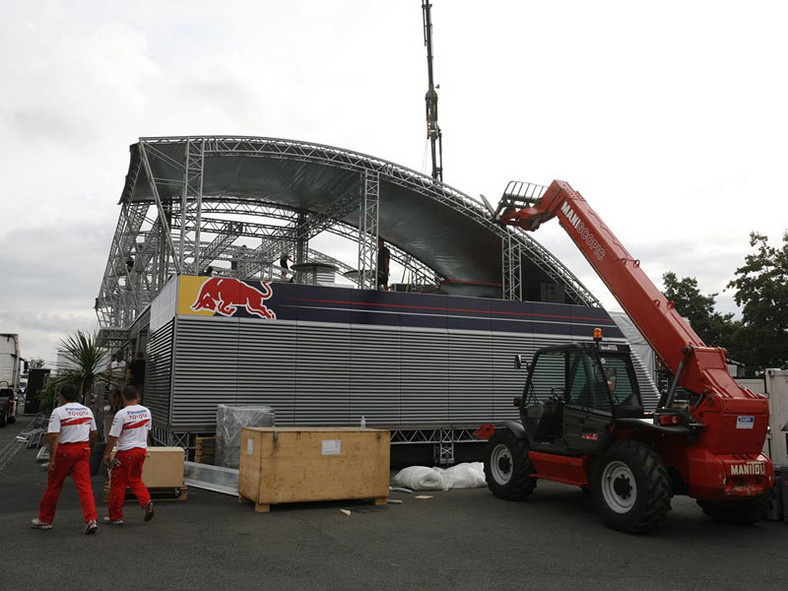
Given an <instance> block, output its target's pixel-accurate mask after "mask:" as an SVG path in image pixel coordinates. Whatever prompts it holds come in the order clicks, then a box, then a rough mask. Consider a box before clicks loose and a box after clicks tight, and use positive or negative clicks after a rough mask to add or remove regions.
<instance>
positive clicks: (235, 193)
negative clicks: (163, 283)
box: [122, 137, 593, 303]
mask: <svg viewBox="0 0 788 591" xmlns="http://www.w3.org/2000/svg"><path fill="white" fill-rule="evenodd" d="M189 142H191V143H192V145H194V144H195V143H196V142H200V143H201V144H200V145H201V146H202V147H203V149H204V152H202V153H203V154H204V167H203V174H202V179H201V180H202V199H203V201H204V202H205V201H208V200H212V199H213V200H222V199H234V200H239V199H240V200H251V201H254V202H264V203H270V204H273V205H276V206H279V207H282V208H285V209H293V210H303V211H306V212H310V213H321V212H327V211H331V210H332V208H336V204H337V203H338V202H339V201H340V200H342V199H347V198H348V196H353V195H360V194H361V193H362V189H363V179H364V175H365V174H372V175H375V178H379V233H380V236H381V237H382V238H383V239H384V240H386V241H388V242H390V243H392V244H394V245H395V246H397V247H398V248H399V249H401V250H403V251H404V252H406V253H408V254H410V255H412V256H413V257H415V258H416V259H417V260H419V261H421V262H422V263H424V264H425V265H427V266H428V267H430V268H432V269H434V270H435V271H436V272H437V273H439V274H441V275H442V276H443V277H445V278H447V279H450V280H451V281H452V282H453V284H452V285H450V286H447V287H446V290H447V291H449V292H453V293H467V294H468V295H479V296H490V297H500V296H501V288H500V283H501V276H502V275H501V269H502V237H504V236H507V234H508V233H511V230H510V229H507V228H502V227H500V226H499V225H498V224H496V223H494V222H493V221H492V220H491V219H490V214H489V212H488V211H487V209H486V208H485V207H484V206H483V205H481V204H480V203H478V202H476V201H475V200H473V199H471V198H470V197H468V196H467V195H464V194H463V193H461V192H460V191H457V190H456V189H453V188H452V187H450V186H449V185H446V184H443V183H438V182H436V181H434V180H433V179H432V178H430V177H428V176H425V175H423V174H420V173H418V172H415V171H412V170H410V169H407V168H404V167H402V166H399V165H396V164H394V163H391V162H387V161H384V160H381V159H378V158H374V157H371V156H367V155H363V154H359V153H356V152H352V151H348V150H343V149H340V148H333V147H330V146H322V145H316V144H309V143H305V142H298V141H293V140H277V139H271V138H249V137H246V138H235V137H233V138H231V137H189V138H186V137H182V138H141V140H140V143H138V144H134V145H132V146H131V160H132V162H131V166H130V173H129V176H128V177H127V184H126V187H125V190H124V193H123V197H122V200H123V199H131V200H133V201H135V202H136V201H147V200H152V199H153V185H152V184H151V183H150V182H148V179H147V173H146V170H145V168H144V167H140V166H139V162H138V160H139V158H140V155H141V150H145V152H146V154H147V156H148V158H147V160H148V161H149V162H150V170H151V172H152V174H153V177H154V178H155V179H156V183H155V187H156V190H157V191H158V193H159V195H160V197H161V199H162V200H163V201H166V200H168V199H173V200H180V199H181V193H182V187H183V178H184V167H183V165H182V163H183V162H185V161H186V158H185V153H186V150H187V145H188V143H189ZM134 171H139V172H138V173H137V174H135V173H134ZM358 220H359V216H358V208H357V207H356V208H354V209H353V210H352V211H350V212H348V213H346V214H344V215H343V216H342V218H341V221H343V222H345V223H347V224H349V225H351V226H354V227H357V226H358V223H359V221H358ZM518 236H519V235H518ZM518 240H526V241H528V237H518ZM529 244H530V245H531V247H533V246H534V245H536V246H537V247H538V248H539V249H541V248H542V247H541V246H539V245H538V243H535V242H534V241H530V242H529ZM550 264H551V265H552V266H553V267H554V268H555V269H554V270H555V271H556V272H557V274H558V275H565V274H568V275H569V276H571V273H569V272H568V271H567V270H566V269H565V268H563V267H562V266H561V265H560V263H558V262H557V261H554V262H553V263H550ZM544 269H545V267H544V262H542V263H541V264H540V265H537V264H534V261H533V260H532V259H531V258H529V257H527V256H526V257H524V259H523V272H524V277H525V279H524V281H523V284H524V286H525V290H526V292H527V293H526V294H525V296H524V299H539V285H540V284H541V283H543V282H549V283H556V280H555V277H553V278H550V276H549V274H547V273H545V271H544ZM571 279H572V280H573V281H575V282H577V280H576V278H574V276H571ZM570 282H571V281H570ZM577 285H578V286H579V288H578V287H577V286H575V287H574V289H575V292H576V291H578V289H579V291H580V292H581V293H582V292H583V290H584V289H585V288H583V287H582V285H580V284H579V282H577ZM591 298H593V296H591ZM577 300H578V298H577V297H572V290H570V289H568V290H567V301H570V302H574V303H588V302H587V301H586V302H583V301H577Z"/></svg>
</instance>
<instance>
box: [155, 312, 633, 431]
mask: <svg viewBox="0 0 788 591" xmlns="http://www.w3.org/2000/svg"><path fill="white" fill-rule="evenodd" d="M568 339H569V337H560V336H556V335H545V336H540V335H535V334H531V333H508V332H496V333H493V332H491V331H459V330H454V331H450V330H448V329H425V328H414V327H397V326H374V325H355V324H337V323H318V322H304V321H275V322H259V321H255V320H251V319H237V318H215V317H214V318H199V317H180V318H176V319H175V321H174V326H173V324H172V323H170V324H168V325H166V326H165V327H164V328H162V329H160V330H159V331H156V333H154V335H153V336H152V338H151V345H150V347H151V348H150V360H149V363H150V365H151V366H152V374H151V379H150V382H149V384H148V385H147V387H148V392H149V395H148V396H146V402H149V403H150V405H151V409H152V410H153V412H154V414H155V417H156V419H157V422H162V423H164V422H165V421H166V424H167V426H168V427H170V428H172V429H173V430H175V431H187V430H203V431H210V430H212V429H213V428H214V425H215V420H216V407H217V405H218V404H250V403H252V404H266V405H270V406H272V407H273V408H274V409H275V411H276V423H277V424H278V425H288V424H298V425H357V424H359V421H360V418H361V416H362V415H363V416H364V417H365V419H366V422H367V424H368V425H386V426H403V427H404V426H420V425H424V426H429V425H460V424H476V423H481V422H484V421H494V420H501V419H504V418H516V417H517V413H516V410H515V409H514V408H513V406H512V397H513V396H518V395H520V394H521V392H522V387H523V384H524V382H525V378H526V372H525V370H524V369H523V370H516V369H515V368H514V364H513V356H514V355H515V354H516V353H521V354H523V356H524V358H525V359H530V357H531V356H532V355H533V353H534V352H535V350H536V349H537V348H539V347H543V346H547V345H552V344H557V343H558V342H562V340H563V341H564V342H566V340H568ZM168 346H171V347H172V350H173V352H174V356H173V357H172V358H171V359H170V358H168V357H167V355H166V354H165V349H166V348H167V347H168ZM170 367H171V368H172V372H171V376H172V389H171V391H172V396H171V397H170V396H169V391H170V390H169V388H168V387H167V386H168V377H169V375H170V373H169V369H168V368H170ZM639 373H640V374H642V375H645V373H644V372H643V370H642V364H640V369H639ZM641 377H642V376H641ZM165 417H166V419H165Z"/></svg>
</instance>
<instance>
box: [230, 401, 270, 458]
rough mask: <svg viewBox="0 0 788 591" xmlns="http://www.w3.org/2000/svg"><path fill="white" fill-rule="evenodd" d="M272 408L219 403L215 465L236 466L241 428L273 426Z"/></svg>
mask: <svg viewBox="0 0 788 591" xmlns="http://www.w3.org/2000/svg"><path fill="white" fill-rule="evenodd" d="M273 426H274V409H273V408H271V407H270V406H264V405H259V404H220V405H218V406H217V408H216V465H217V466H224V467H225V468H238V467H239V465H240V457H241V429H243V428H244V427H273Z"/></svg>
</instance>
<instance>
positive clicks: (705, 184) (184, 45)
mask: <svg viewBox="0 0 788 591" xmlns="http://www.w3.org/2000/svg"><path fill="white" fill-rule="evenodd" d="M786 7H788V4H786V3H785V2H781V1H758V0H754V1H752V2H728V1H725V0H716V1H699V0H695V1H694V0H682V1H671V0H663V1H661V2H632V1H621V2H612V1H605V0H598V1H595V2H589V1H587V0H585V1H566V2H561V1H558V0H556V1H551V2H545V1H544V0H541V1H535V2H531V1H528V0H511V1H498V2H479V1H478V0H433V11H432V16H433V24H434V30H433V35H434V55H435V64H434V67H435V78H436V82H437V83H438V84H440V89H439V91H438V93H439V115H440V117H439V122H440V125H441V128H442V130H443V150H444V181H445V182H446V183H447V184H449V185H452V186H453V187H455V188H457V189H459V190H460V191H463V192H464V193H467V194H469V195H471V196H472V197H478V195H479V194H481V193H483V194H484V195H486V196H487V197H488V199H489V200H490V201H492V202H493V203H497V200H498V198H499V197H500V194H501V193H502V191H503V189H504V188H505V186H506V183H507V182H508V181H509V180H524V181H531V182H536V183H540V184H549V183H550V181H551V180H552V179H554V178H559V179H562V180H566V181H568V182H569V183H570V184H571V185H572V186H573V187H574V188H575V189H577V190H579V191H580V192H581V193H582V194H583V195H584V196H585V197H586V199H587V200H588V201H589V203H590V204H591V205H592V207H594V208H595V209H596V210H597V211H598V212H599V213H600V215H601V216H602V218H603V219H604V220H605V221H606V222H607V223H608V225H609V226H610V227H611V229H612V230H613V231H614V232H615V233H616V234H617V235H618V236H619V238H620V239H621V241H622V243H623V244H624V245H625V246H626V247H627V248H628V249H629V251H630V252H631V253H632V254H633V256H635V257H636V258H639V259H641V261H642V264H643V267H644V269H645V270H646V272H647V273H648V274H649V276H650V277H651V278H652V279H653V280H654V281H655V282H656V283H657V285H661V277H662V274H663V273H665V272H666V271H668V270H672V271H674V272H675V273H676V274H677V275H679V277H696V278H697V280H698V283H699V286H700V289H701V291H702V292H703V293H711V292H721V293H720V296H719V297H718V307H719V308H720V309H721V310H723V311H734V309H735V308H734V304H733V302H732V297H731V293H730V292H729V291H728V292H723V289H724V288H725V285H726V283H727V282H728V281H729V280H730V279H731V278H732V277H733V276H734V274H735V271H736V268H737V267H739V266H741V265H742V263H743V262H744V256H745V255H746V254H747V253H748V252H750V251H751V249H750V247H749V244H748V235H749V233H750V232H751V231H754V230H755V231H759V232H761V233H765V234H767V235H768V236H769V237H770V239H771V241H772V244H774V245H779V244H781V242H780V239H781V236H782V234H783V232H785V231H786V229H788V199H786V197H787V196H786V188H785V185H784V182H783V174H784V171H785V169H786V166H787V165H788V147H787V146H788V143H787V142H788V115H787V114H786V109H787V107H786V105H788V79H787V77H786V71H788V64H786V59H787V58H788V35H786V33H785V26H786V22H787V21H788V19H787V18H786V17H788V8H786ZM0 8H1V9H2V12H1V13H0V14H1V15H2V19H0V80H2V87H3V90H2V101H0V150H2V152H1V153H0V183H2V191H1V192H0V219H1V220H2V224H1V225H0V281H2V283H1V284H0V332H4V333H5V332H16V333H19V335H20V340H21V345H22V353H23V356H25V357H28V358H30V357H42V358H44V359H45V360H46V361H47V362H49V364H50V365H53V364H54V361H55V358H56V353H55V351H56V347H57V343H58V341H59V339H61V338H62V337H63V336H64V335H66V334H67V333H70V332H73V331H75V330H76V329H87V330H92V329H95V328H97V322H96V320H95V315H94V312H93V309H92V308H93V301H94V298H95V297H96V295H97V294H98V290H99V286H100V283H101V279H102V276H103V273H104V266H105V264H106V261H107V255H108V252H109V247H110V241H111V239H112V236H113V234H114V231H115V225H116V223H117V218H118V214H119V207H118V205H117V203H118V199H119V197H120V193H121V189H122V188H123V182H124V177H125V174H126V172H127V169H128V160H129V152H128V147H129V145H130V144H133V143H135V142H136V141H137V139H138V138H139V137H145V136H165V135H202V134H221V135H225V134H227V135H250V136H268V137H279V138H288V139H297V140H303V141H311V142H318V143H323V144H328V145H333V146H338V147H342V148H346V149H351V150H356V151H359V152H363V153H366V154H370V155H373V156H376V157H379V158H384V159H386V160H390V161H393V162H396V163H398V164H401V165H404V166H407V167H410V168H413V169H416V170H419V171H422V172H426V173H429V170H430V163H429V161H428V158H427V153H428V152H427V150H426V148H427V142H426V137H425V136H426V129H425V114H424V94H425V92H426V90H427V75H426V52H425V48H424V44H423V34H422V14H421V0H396V1H395V0H342V1H339V0H331V1H327V0H290V1H288V2H274V1H272V0H268V1H260V0H250V1H241V0H224V1H222V2H216V1H215V0H214V1H199V0H189V1H180V0H167V1H166V2H165V1H155V2H154V1H140V0H135V1H133V2H132V1H131V0H127V1H123V2H121V1H113V0H83V1H79V2H78V1H69V2H65V1H54V0H52V1H41V0H0ZM535 238H537V240H539V241H540V242H541V243H542V244H544V245H545V246H546V247H547V248H548V249H549V250H551V251H552V252H553V253H554V254H556V255H557V256H558V257H559V258H561V259H562V260H563V261H564V262H565V264H566V265H567V266H568V267H569V268H570V269H571V270H572V271H573V272H575V273H576V274H577V275H578V276H579V277H580V278H581V280H582V281H583V282H584V283H585V284H586V286H587V287H589V288H590V289H591V291H592V292H594V293H595V294H596V295H597V296H598V297H599V298H600V299H602V301H603V302H604V304H605V305H606V307H609V308H612V309H619V307H618V305H617V304H616V303H615V302H614V300H613V298H612V297H611V296H610V294H608V293H607V292H606V291H605V289H604V287H603V286H602V284H601V282H600V281H599V280H598V279H596V277H595V275H594V273H593V271H591V269H590V267H588V266H587V264H586V263H585V262H584V261H583V260H582V258H581V257H580V255H579V254H577V252H576V250H575V248H574V246H573V245H572V244H571V242H570V241H569V239H568V237H567V236H566V235H565V234H564V233H563V231H562V230H560V228H559V227H558V224H557V223H556V222H553V223H551V224H550V225H548V226H545V227H543V229H541V230H540V231H539V232H538V233H537V234H536V235H535Z"/></svg>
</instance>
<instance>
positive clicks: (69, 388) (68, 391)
mask: <svg viewBox="0 0 788 591" xmlns="http://www.w3.org/2000/svg"><path fill="white" fill-rule="evenodd" d="M60 395H61V396H62V397H63V400H65V401H66V402H76V400H77V398H78V397H79V390H77V387H76V386H74V385H72V384H66V385H65V386H63V387H62V388H61V389H60Z"/></svg>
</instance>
